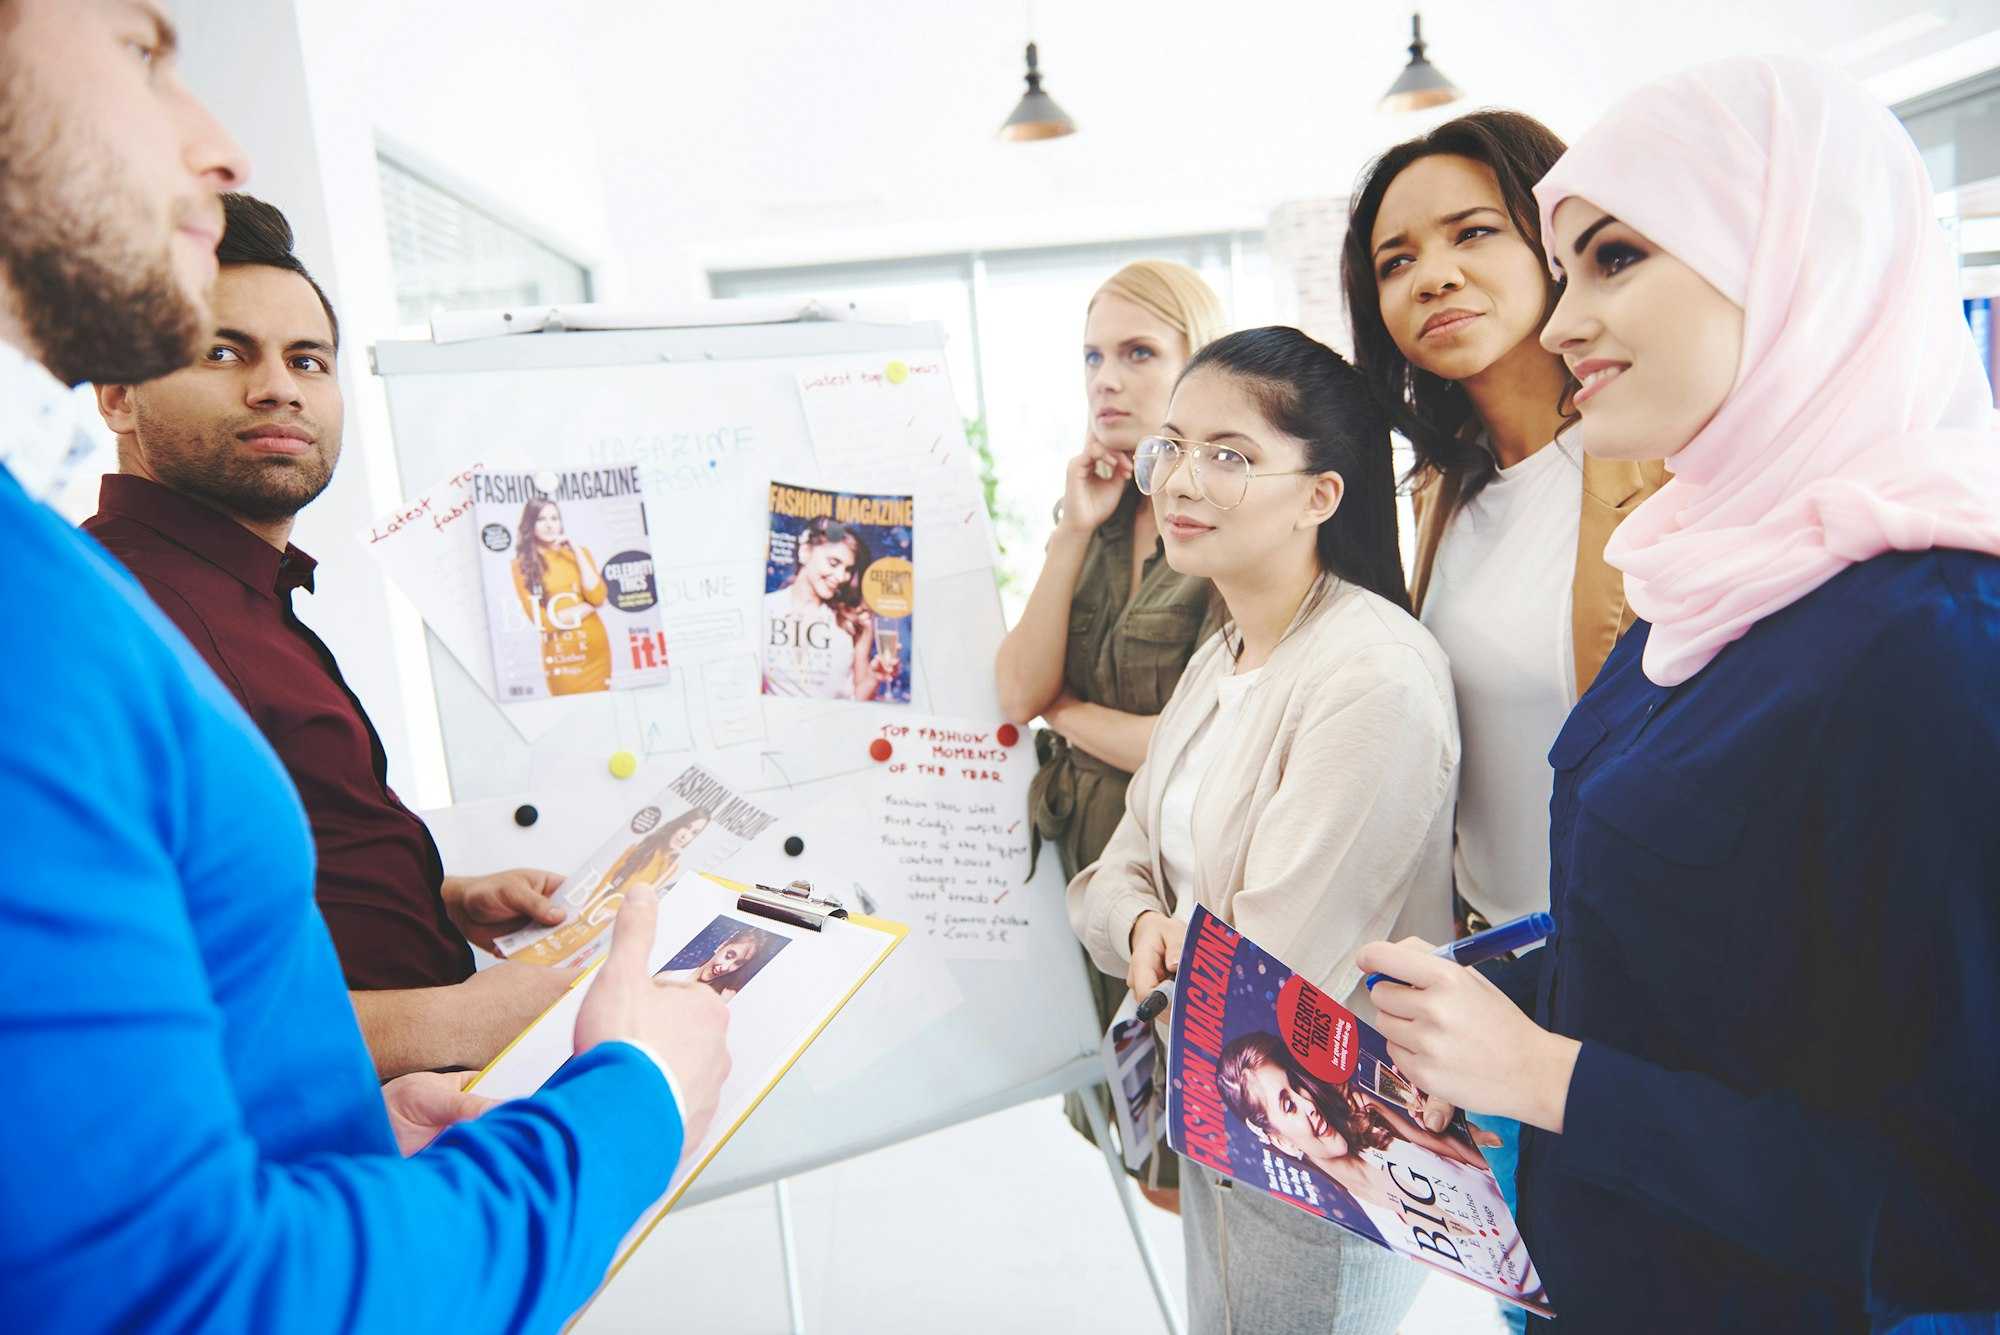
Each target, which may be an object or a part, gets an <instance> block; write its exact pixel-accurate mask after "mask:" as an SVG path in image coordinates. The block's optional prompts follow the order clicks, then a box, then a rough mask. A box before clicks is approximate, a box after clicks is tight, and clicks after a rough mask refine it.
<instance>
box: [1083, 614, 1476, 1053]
mask: <svg viewBox="0 0 2000 1335" xmlns="http://www.w3.org/2000/svg"><path fill="white" fill-rule="evenodd" d="M1325 587H1327V589H1328V591H1326V592H1325V593H1324V595H1323V596H1321V597H1319V598H1318V600H1317V605H1315V599H1314V598H1313V597H1308V598H1307V599H1306V603H1305V607H1304V608H1303V609H1301V611H1300V614H1299V617H1298V619H1296V620H1295V621H1294V622H1293V623H1292V628H1291V629H1290V630H1289V631H1287V632H1286V635H1285V637H1284V639H1283V640H1282V641H1280V643H1279V645H1278V647H1277V649H1276V650H1275V651H1274V652H1273V653H1272V655H1271V658H1270V661H1269V662H1268V663H1267V664H1266V665H1265V667H1264V671H1263V675H1262V676H1261V677H1260V678H1259V679H1258V681H1257V683H1256V685H1255V686H1253V687H1251V688H1250V693H1249V696H1248V698H1247V699H1246V700H1245V701H1244V704H1243V709H1242V713H1241V714H1240V715H1239V716H1238V721H1237V727H1236V730H1235V732H1234V733H1233V735H1232V736H1230V737H1229V738H1228V739H1227V741H1226V743H1225V744H1224V747H1223V749H1222V750H1220V751H1218V752H1217V753H1216V755H1215V759H1214V763H1213V764H1212V766H1211V767H1210V769H1209V771H1208V774H1207V776H1206V777H1205V778H1204V779H1203V780H1202V784H1201V789H1200V793H1199V797H1198V799H1197V801H1196V803H1195V817H1194V847H1195V851H1196V860H1197V867H1196V872H1195V885H1194V886H1193V887H1192V889H1193V891H1194V897H1195V902H1196V903H1198V904H1201V905H1202V906H1203V907H1205V908H1207V909H1208V910H1209V912H1211V913H1215V914H1218V915H1220V916H1221V917H1222V918H1223V919H1225V920H1226V921H1228V922H1229V923H1230V924H1231V925H1232V926H1234V927H1235V928H1236V929H1237V930H1239V931H1241V932H1243V933H1244V934H1245V935H1247V936H1249V937H1250V938H1251V939H1252V940H1253V941H1255V942H1257V944H1258V945H1260V946H1262V947H1264V948H1265V949H1266V950H1268V951H1270V952H1271V953H1272V954H1274V955H1276V956H1277V957H1278V958H1279V959H1282V960H1283V961H1285V963H1287V964H1289V965H1290V966H1291V967H1292V968H1293V969H1294V970H1296V971H1297V972H1299V973H1300V974H1303V975H1304V976H1305V977H1306V978H1307V979H1309V980H1310V981H1312V982H1313V983H1314V984H1316V985H1317V986H1319V987H1320V988H1321V989H1322V990H1324V991H1325V992H1327V993H1328V994H1329V995H1330V996H1333V997H1336V998H1343V997H1345V998H1349V1005H1350V1007H1351V1008H1355V1009H1359V1010H1360V1011H1361V1012H1362V1014H1363V1015H1364V1017H1372V1016H1373V1014H1374V1008H1373V1007H1371V1006H1368V1005H1367V1002H1366V993H1365V992H1363V991H1361V989H1360V988H1359V986H1358V984H1359V983H1360V979H1361V975H1360V972H1359V971H1358V970H1357V969H1356V968H1355V967H1354V953H1355V951H1356V950H1358V949H1359V948H1360V947H1361V946H1362V945H1363V944H1365V943H1367V942H1369V941H1374V940H1379V939H1382V938H1385V937H1386V938H1390V939H1395V938H1399V937H1402V936H1404V935H1408V934H1411V933H1415V934H1418V935H1421V936H1423V937H1425V938H1426V939H1428V940H1431V941H1444V940H1447V939H1449V936H1450V930H1451V826H1452V806H1453V804H1454V802H1455V801H1456V799H1457V792H1458V758H1459V747H1458V713H1457V709H1456V707H1455V706H1454V704H1453V701H1452V694H1451V670H1450V668H1449V666H1448V665H1447V664H1446V662H1445V656H1444V651H1443V650H1441V649H1440V648H1438V645H1437V641H1435V640H1433V639H1432V638H1431V636H1430V632H1428V631H1426V630H1425V629H1424V628H1423V627H1422V626H1421V625H1419V624H1418V623H1417V621H1416V620H1415V619H1414V618H1413V617H1411V616H1410V615H1409V614H1408V613H1406V612H1404V611H1402V610H1401V609H1400V608H1398V607H1396V606H1395V605H1394V604H1392V603H1390V602H1388V601H1387V600H1385V599H1382V598H1379V597H1377V596H1376V595H1374V594H1372V593H1369V592H1367V591H1366V590H1363V589H1360V588H1358V587H1356V586H1354V585H1352V584H1347V583H1344V582H1338V581H1329V582H1326V585H1325ZM1317 592H1319V591H1318V590H1316V593H1317ZM1233 666H1234V664H1233V661H1232V659H1231V658H1230V656H1229V653H1228V652H1227V650H1226V649H1224V647H1223V640H1222V637H1221V636H1220V635H1215V636H1211V637H1210V638H1209V639H1208V641H1207V642H1206V643H1204V644H1203V645H1202V647H1201V648H1200V649H1198V650H1196V651H1195V656H1194V658H1193V660H1192V661H1191V662H1189V664H1188V667H1187V671H1186V673H1185V674H1184V675H1183V676H1182V677H1181V681H1180V685H1179V687H1178V688H1176V689H1175V691H1174V693H1173V697H1172V698H1171V699H1169V700H1168V701H1167V706H1166V708H1165V709H1164V710H1163V711H1161V714H1160V720H1159V723H1158V725H1157V726H1156V727H1155V728H1154V730H1153V740H1152V742H1151V744H1150V745H1149V746H1148V747H1147V748H1146V760H1145V763H1144V764H1143V765H1141V766H1140V767H1139V771H1138V773H1136V774H1134V775H1133V776H1132V784H1131V787H1130V788H1129V789H1128V790H1127V791H1126V799H1125V801H1126V804H1125V818H1124V819H1123V820H1122V821H1120V822H1119V825H1118V829H1117V831H1116V832H1115V833H1114V834H1113V835H1112V836H1111V842H1110V843H1109V844H1107V845H1106V846H1105V849H1104V855H1103V856H1102V857H1101V858H1099V859H1098V860H1097V861H1096V862H1095V863H1093V864H1091V865H1090V866H1088V867H1086V868H1084V869H1083V871H1081V872H1079V873H1078V874H1077V877H1076V879H1075V880H1074V881H1072V882H1070V887H1069V920H1070V926H1071V927H1072V929H1074V930H1075V932H1076V935H1077V937H1078V939H1079V940H1081V941H1082V942H1083V945H1084V949H1085V950H1087V951H1089V953H1090V957H1091V958H1092V959H1093V960H1095V961H1096V962H1097V965H1098V967H1099V968H1101V969H1103V970H1104V971H1105V972H1106V973H1110V974H1123V973H1124V972H1125V970H1126V967H1127V966H1128V965H1129V964H1130V962H1131V949H1132V947H1131V938H1132V924H1133V923H1134V922H1136V921H1137V920H1138V917H1139V915H1140V914H1141V913H1143V912H1145V911H1146V910H1147V909H1157V910H1158V911H1160V912H1161V913H1171V912H1173V908H1174V898H1173V897H1172V896H1170V895H1169V894H1168V893H1167V891H1166V879H1165V877H1164V876H1163V875H1162V873H1161V869H1160V842H1159V839H1158V838H1157V837H1156V836H1155V833H1154V832H1155V831H1156V830H1157V829H1158V828H1159V822H1160V803H1161V799H1162V797H1163V795H1164V790H1165V788H1166V783H1165V776H1166V775H1168V774H1171V773H1173V771H1174V768H1175V766H1176V765H1177V764H1178V763H1179V761H1180V759H1181V757H1182V755H1183V754H1184V753H1185V752H1186V750H1187V747H1188V744H1189V742H1190V741H1192V740H1193V738H1194V735H1195V733H1196V731H1197V730H1198V729H1199V728H1200V727H1201V725H1202V723H1203V722H1204V721H1205V720H1206V719H1207V718H1208V717H1209V716H1210V715H1211V714H1213V713H1214V712H1215V708H1216V682H1217V680H1218V679H1219V678H1221V677H1222V676H1224V675H1225V674H1227V673H1229V672H1230V671H1231V670H1232V669H1233ZM1177 889H1179V890H1181V891H1183V892H1184V891H1186V890H1187V889H1188V887H1185V886H1182V887H1177ZM1350 994H1353V995H1352V996H1351V997H1350Z"/></svg>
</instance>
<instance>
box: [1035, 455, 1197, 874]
mask: <svg viewBox="0 0 2000 1335" xmlns="http://www.w3.org/2000/svg"><path fill="white" fill-rule="evenodd" d="M1141 503H1142V498H1141V497H1140V495H1139V493H1138V491H1137V489H1135V488H1128V489H1127V491H1126V493H1125V499H1124V500H1122V501H1120V502H1119V504H1118V509H1117V510H1116V511H1115V512H1114V513H1113V514H1112V516H1111V518H1109V519H1107V520H1105V521H1104V523H1102V524H1101V525H1099V526H1098V529H1097V531H1096V532H1095V533H1093V534H1091V536H1090V545H1089V547H1088V548H1087V549H1086V550H1085V552H1084V557H1083V568H1082V569H1081V570H1080V571H1078V572H1077V577H1076V591H1075V593H1074V594H1072V595H1071V598H1070V608H1069V641H1068V646H1067V648H1066V649H1065V651H1064V655H1063V688H1064V689H1065V690H1066V691H1068V692H1069V693H1070V694H1071V695H1073V696H1075V697H1076V698H1077V699H1079V700H1083V701H1087V702H1089V703H1091V704H1095V705H1103V706H1104V707H1105V708H1107V709H1116V710H1121V711H1123V712H1124V713H1127V714H1148V715H1151V714H1158V713H1159V712H1160V710H1162V709H1163V708H1165V707H1166V703H1167V698H1168V697H1169V696H1171V695H1172V694H1173V693H1174V687H1175V686H1176V685H1178V684H1179V682H1180V679H1181V672H1182V670H1183V669H1185V668H1186V667H1187V664H1188V659H1190V658H1192V657H1193V656H1194V651H1195V650H1196V649H1197V648H1199V647H1200V645H1201V643H1202V641H1203V640H1206V639H1207V638H1208V637H1209V635H1210V634H1212V633H1213V632H1214V631H1215V629H1216V627H1217V625H1218V624H1219V621H1218V620H1217V619H1216V617H1215V616H1214V614H1213V611H1212V586H1211V585H1210V584H1209V582H1208V581H1207V580H1205V579H1200V578H1197V577H1195V576H1190V575H1183V574H1180V573H1179V572H1177V571H1176V570H1175V569H1174V568H1173V567H1172V566H1170V565H1168V564H1167V561H1166V557H1165V556H1164V555H1162V554H1161V550H1160V548H1159V545H1158V542H1157V540H1155V545H1154V550H1153V554H1152V555H1151V556H1150V557H1148V558H1147V559H1146V567H1145V574H1144V575H1143V576H1142V577H1141V579H1140V581H1139V591H1138V593H1137V594H1136V595H1133V596H1131V597H1129V598H1128V597H1127V595H1128V594H1129V593H1130V592H1131V588H1132V529H1133V518H1134V515H1135V514H1136V512H1137V510H1138V507H1139V505H1140V504H1141ZM1036 748H1037V751H1038V753H1039V755H1040V757H1041V761H1042V768H1041V771H1040V772H1039V773H1038V774H1036V776H1035V782H1034V785H1033V787H1031V788H1030V789H1029V792H1028V810H1029V813H1030V814H1031V815H1032V816H1033V818H1034V830H1035V848H1036V853H1037V855H1038V856H1039V853H1040V849H1041V843H1042V841H1043V840H1047V841H1048V842H1050V843H1053V844H1054V845H1055V846H1056V849H1057V851H1058V853H1059V854H1060V855H1061V857H1062V868H1063V874H1064V875H1066V876H1070V877H1072V878H1073V877H1074V876H1075V875H1076V873H1077V872H1078V871H1080V870H1082V869H1083V868H1084V867H1087V866H1089V865H1090V864H1091V863H1093V862H1095V861H1097V856H1098V854H1099V853H1100V852H1102V851H1103V849H1104V845H1105V843H1106V842H1107V841H1108V840H1109V839H1110V838H1111V832H1112V831H1113V830H1115V829H1117V828H1118V822H1119V820H1120V818H1122V817H1123V816H1124V814H1125V785H1126V784H1127V783H1128V782H1130V780H1131V777H1132V776H1131V775H1129V774H1127V773H1126V772H1125V771H1124V770H1121V769H1118V768H1117V767H1115V766H1113V765H1111V764H1110V763H1108V762H1106V761H1103V760H1100V759H1098V758H1097V757H1096V756H1093V755H1091V754H1089V753H1088V752H1086V751H1083V750H1081V749H1079V748H1077V747H1074V746H1071V745H1070V744H1069V743H1068V742H1067V741H1065V740H1064V739H1063V738H1062V737H1061V736H1060V735H1058V734H1056V733H1054V732H1050V731H1044V732H1043V733H1041V734H1040V735H1039V736H1038V737H1037V738H1036Z"/></svg>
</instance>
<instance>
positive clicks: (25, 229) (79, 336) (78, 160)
mask: <svg viewBox="0 0 2000 1335" xmlns="http://www.w3.org/2000/svg"><path fill="white" fill-rule="evenodd" d="M52 106H53V99H50V98H46V97H44V96H42V95H40V93H39V92H38V90H37V89H36V88H35V86H34V82H33V80H32V78H31V77H30V76H29V74H28V73H27V72H26V71H25V70H23V69H22V68H20V66H19V64H18V63H17V62H13V61H7V60H4V59H0V278H4V279H5V281H6V284H7V285H8V287H10V288H11V289H12V292H13V297H14V301H15V303H16V305H17V310H16V315H17V316H18V318H19V319H20V322H21V324H22V326H23V328H24V330H25V331H26V333H27V336H28V338H29V339H30V340H32V341H33V343H34V345H35V347H36V348H37V349H38V350H39V352H40V354H41V359H42V363H43V365H45V366H47V367H48V369H49V371H50V372H51V373H53V374H54V375H55V376H56V378H57V379H59V380H61V381H62V382H63V383H65V384H70V385H74V384H78V383H80V382H82V381H85V380H89V381H94V382H96V383H99V384H137V383H139V382H141V381H145V380H151V379H153V378H155V377H157V376H162V375H165V374H166V373H168V372H169V371H176V370H179V369H180V368H181V367H183V366H186V365H187V364H188V363H189V362H191V361H193V360H194V359H195V357H196V356H197V355H198V353H199V351H200V346H201V338H202V335H203V333H204V332H205V330H204V328H203V322H204V320H205V317H206V313H205V312H204V311H202V310H201V308H200V306H199V304H198V303H197V302H196V301H195V300H194V299H192V298H191V297H189V295H188V294H187V293H186V292H184V291H183V290H182V289H181V286H180V284H179V282H178V281H177V280H176V278H175V275H174V269H173V258H172V251H171V249H170V246H171V241H170V238H167V237H159V238H155V239H154V240H153V241H152V242H151V244H150V247H149V243H148V240H147V238H145V237H144V236H142V235H141V231H142V230H143V229H144V228H145V226H146V221H145V220H146V219H148V218H149V216H150V214H149V211H148V210H147V209H146V207H145V201H144V200H143V199H140V198H138V197H137V195H136V192H134V191H132V190H130V189H128V188H126V187H125V185H124V183H123V182H122V181H121V180H120V179H119V176H118V171H117V162H118V157H117V154H116V153H115V152H113V151H112V150H111V149H110V148H109V147H108V146H107V145H105V144H103V143H102V142H101V141H99V140H98V139H96V138H95V137H94V136H92V135H91V134H89V133H88V132H85V131H80V130H78V129H76V128H74V127H71V126H65V125H60V124H57V123H55V121H54V119H53V118H52V117H46V120H45V116H46V113H45V112H43V109H44V108H47V107H52ZM38 113H41V114H38Z"/></svg>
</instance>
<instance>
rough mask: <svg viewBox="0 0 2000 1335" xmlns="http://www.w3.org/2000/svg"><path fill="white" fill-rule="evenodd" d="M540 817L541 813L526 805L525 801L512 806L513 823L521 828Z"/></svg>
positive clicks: (531, 823)
mask: <svg viewBox="0 0 2000 1335" xmlns="http://www.w3.org/2000/svg"><path fill="white" fill-rule="evenodd" d="M541 818H542V813H541V812H539V811H537V810H535V809H534V808H533V807H531V806H528V805H527V804H526V803H523V804H522V805H520V806H518V807H515V808H514V823H515V824H516V825H518V826H520V827H521V828H522V829H526V828H527V827H528V826H530V825H533V824H534V823H535V822H536V821H538V820H540V819H541Z"/></svg>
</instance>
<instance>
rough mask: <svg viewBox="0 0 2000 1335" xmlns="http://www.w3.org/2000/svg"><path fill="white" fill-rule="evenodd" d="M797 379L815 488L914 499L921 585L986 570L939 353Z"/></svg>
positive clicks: (876, 360) (962, 443)
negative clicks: (884, 493) (816, 480)
mask: <svg viewBox="0 0 2000 1335" xmlns="http://www.w3.org/2000/svg"><path fill="white" fill-rule="evenodd" d="M798 383H799V401H800V403H801V405H802V406H803V407H804V409H805V415H806V427H807V430H808V431H810V432H811V434H812V443H813V454H814V457H815V458H816V460H817V461H818V463H819V481H820V483H821V484H823V485H829V486H839V487H841V488H843V489H852V490H869V489H875V490H889V491H894V492H897V493H899V494H902V493H907V494H910V495H914V496H915V497H916V511H917V523H916V554H917V557H916V559H917V568H918V570H920V571H921V572H922V576H923V577H924V578H926V579H929V578H936V577H939V576H945V575H958V574H963V573H964V572H966V571H968V570H980V569H984V568H986V567H989V566H991V565H992V564H993V534H992V525H991V522H990V521H989V520H988V518H987V514H986V498H985V491H984V489H983V488H982V487H981V485H980V482H979V464H978V459H977V457H976V456H975V455H974V453H973V451H972V447H971V445H969V444H968V443H967V442H966V439H965V423H964V421H963V420H962V419H961V418H960V417H959V409H958V400H957V399H956V398H955V397H954V396H953V394H952V390H951V381H950V379H949V378H948V377H947V376H946V374H945V364H944V354H943V353H942V352H941V351H939V350H937V349H935V348H931V349H923V350H914V351H911V352H908V353H903V354H891V355H887V356H877V357H870V358H867V359H865V360H864V359H860V358H853V357H849V358H829V359H827V360H826V361H824V362H820V363H816V364H814V365H812V366H810V367H808V368H807V369H804V370H802V371H800V372H799V375H798ZM891 460H893V461H894V467H893V471H885V465H886V464H887V463H888V461H891ZM913 460H914V461H915V462H916V467H915V468H914V470H913V469H912V467H911V464H912V461H913ZM919 615H922V614H921V613H919Z"/></svg>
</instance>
